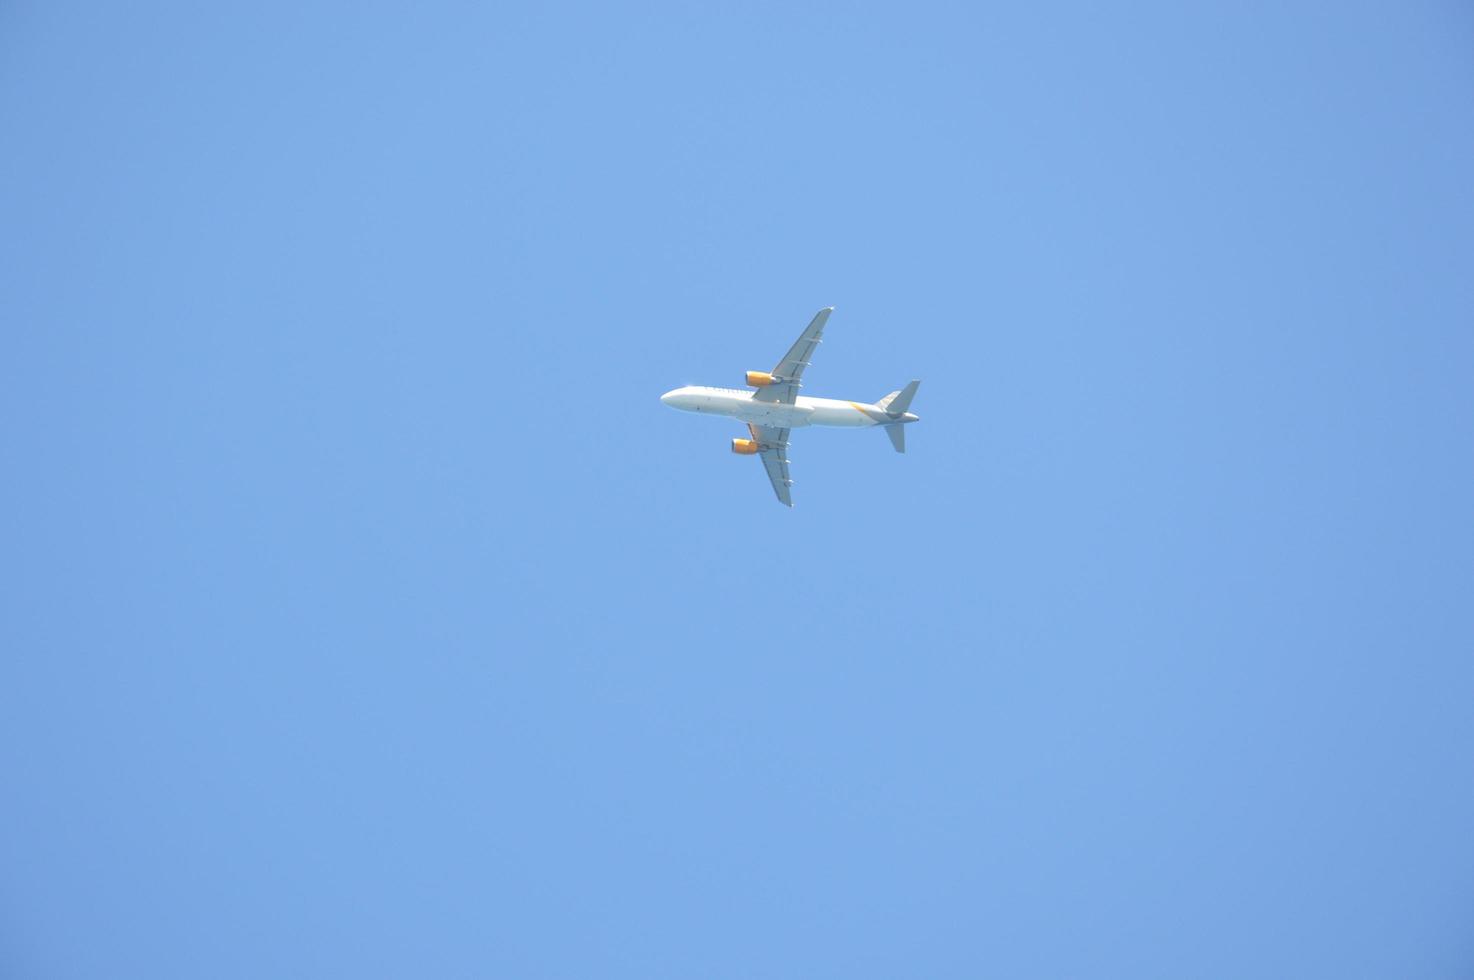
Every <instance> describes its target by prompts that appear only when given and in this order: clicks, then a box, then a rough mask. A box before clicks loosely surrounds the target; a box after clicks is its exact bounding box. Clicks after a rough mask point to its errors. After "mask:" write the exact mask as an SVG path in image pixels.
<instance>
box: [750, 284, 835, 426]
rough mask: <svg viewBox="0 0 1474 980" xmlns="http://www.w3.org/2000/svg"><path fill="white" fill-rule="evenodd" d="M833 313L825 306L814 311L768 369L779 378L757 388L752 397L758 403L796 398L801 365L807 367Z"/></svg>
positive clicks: (831, 309)
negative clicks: (785, 349) (776, 363)
mask: <svg viewBox="0 0 1474 980" xmlns="http://www.w3.org/2000/svg"><path fill="white" fill-rule="evenodd" d="M833 312H834V307H832V306H826V307H825V308H824V309H822V310H820V311H819V312H818V313H815V314H814V319H812V320H810V321H809V325H808V326H807V327H804V332H803V333H801V334H799V336H798V339H797V340H795V341H794V342H793V346H792V347H790V348H788V353H787V354H784V355H783V360H781V361H779V362H778V366H777V367H775V368H773V370H772V375H773V377H775V378H781V379H782V380H781V381H779V382H777V383H775V384H771V385H769V386H767V387H766V388H759V389H758V390H757V393H756V394H755V395H753V398H755V399H757V400H758V401H760V402H777V403H779V404H780V405H792V404H793V400H794V399H795V398H797V397H798V389H799V387H800V385H799V378H801V377H803V373H804V368H806V367H808V366H809V359H810V358H812V357H813V356H814V348H816V347H818V346H819V343H820V340H819V338H820V335H821V334H823V333H824V324H825V323H826V322H828V320H829V314H831V313H833Z"/></svg>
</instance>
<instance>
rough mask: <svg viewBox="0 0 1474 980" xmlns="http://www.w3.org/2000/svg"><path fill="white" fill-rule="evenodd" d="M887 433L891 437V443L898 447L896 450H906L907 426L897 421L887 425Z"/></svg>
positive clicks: (901, 451)
mask: <svg viewBox="0 0 1474 980" xmlns="http://www.w3.org/2000/svg"><path fill="white" fill-rule="evenodd" d="M885 434H886V435H888V436H890V437H891V445H892V446H895V447H896V452H898V453H904V452H905V451H906V427H905V426H904V425H901V424H900V423H899V422H897V423H896V424H894V425H888V426H886V427H885Z"/></svg>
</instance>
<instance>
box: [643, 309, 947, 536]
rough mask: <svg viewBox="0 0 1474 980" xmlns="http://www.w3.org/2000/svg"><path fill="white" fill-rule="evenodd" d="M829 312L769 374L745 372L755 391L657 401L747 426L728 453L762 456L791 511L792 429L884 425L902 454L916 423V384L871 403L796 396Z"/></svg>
mask: <svg viewBox="0 0 1474 980" xmlns="http://www.w3.org/2000/svg"><path fill="white" fill-rule="evenodd" d="M833 312H834V307H832V306H828V307H825V308H824V309H822V310H820V311H819V312H818V313H817V314H815V316H814V319H813V320H812V321H811V322H810V323H809V325H808V326H807V327H805V328H804V332H803V333H802V334H800V335H799V338H798V340H796V341H794V343H793V346H792V347H790V348H789V349H788V353H787V354H785V355H783V360H781V361H779V362H778V365H777V366H776V367H775V368H773V370H771V371H748V372H747V377H746V381H747V386H748V387H749V388H753V389H756V390H754V391H744V390H742V389H741V388H708V387H705V386H702V385H686V386H685V387H683V388H676V389H674V390H672V391H667V392H666V393H665V394H663V395H661V396H660V400H661V401H662V402H664V403H665V404H667V405H669V406H670V407H671V408H678V409H680V410H682V411H685V412H705V413H708V414H710V415H723V416H727V417H729V418H734V419H736V420H738V421H739V422H746V423H747V432H748V435H749V438H747V439H733V440H732V452H734V453H737V454H738V455H741V456H759V457H761V458H762V461H763V468H764V469H765V470H767V471H768V479H769V480H770V481H772V484H773V492H774V493H775V494H777V495H778V499H779V500H780V501H782V502H783V503H784V504H786V505H787V506H789V507H792V506H793V494H792V492H791V491H790V490H789V488H790V487H792V486H793V481H792V480H791V479H789V478H788V433H789V432H790V431H791V430H793V429H797V428H800V427H802V426H805V425H835V426H843V427H846V428H854V427H860V426H874V425H882V426H885V434H886V435H888V436H890V438H891V445H892V446H895V447H896V452H898V453H904V452H905V451H906V430H905V429H904V428H903V426H905V425H907V424H908V423H911V422H915V421H918V417H917V416H915V415H912V414H911V412H910V411H909V409H910V408H911V399H912V398H915V397H916V389H917V387H918V386H919V385H920V384H921V382H920V381H913V382H911V383H910V384H908V385H907V386H906V387H904V388H902V389H900V390H899V391H893V392H891V393H890V394H889V395H886V396H885V397H884V398H882V399H881V400H880V401H878V402H873V403H871V402H851V401H843V400H841V399H837V398H810V397H808V396H806V395H800V394H799V393H798V390H799V388H801V387H803V385H802V384H800V381H799V379H800V378H802V377H803V373H804V368H806V367H808V366H809V359H810V358H811V357H813V355H814V348H816V347H818V346H819V343H820V336H821V335H822V334H823V333H824V324H825V323H826V322H828V320H829V314H831V313H833Z"/></svg>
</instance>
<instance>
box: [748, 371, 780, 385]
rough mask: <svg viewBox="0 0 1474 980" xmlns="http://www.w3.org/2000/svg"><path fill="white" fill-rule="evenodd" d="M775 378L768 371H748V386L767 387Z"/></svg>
mask: <svg viewBox="0 0 1474 980" xmlns="http://www.w3.org/2000/svg"><path fill="white" fill-rule="evenodd" d="M774 380H775V379H774V377H773V376H772V375H771V374H769V373H768V372H766V371H748V372H747V386H748V387H749V388H766V387H767V386H768V385H770V384H772V383H773V381H774Z"/></svg>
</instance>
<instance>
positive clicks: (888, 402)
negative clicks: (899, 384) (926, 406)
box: [875, 381, 921, 415]
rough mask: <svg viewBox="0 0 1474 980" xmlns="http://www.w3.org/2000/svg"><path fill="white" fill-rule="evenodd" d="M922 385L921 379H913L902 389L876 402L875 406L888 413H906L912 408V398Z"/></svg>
mask: <svg viewBox="0 0 1474 980" xmlns="http://www.w3.org/2000/svg"><path fill="white" fill-rule="evenodd" d="M920 386H921V382H920V381H913V382H911V383H910V384H908V385H907V386H906V387H904V388H902V389H901V390H900V391H893V392H891V393H890V394H889V395H886V396H885V397H884V398H882V399H881V400H880V401H878V402H876V403H875V407H876V408H879V409H880V410H881V411H883V412H885V413H886V414H887V415H905V414H906V412H907V411H909V410H910V408H911V399H913V398H915V397H916V389H917V388H918V387H920Z"/></svg>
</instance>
